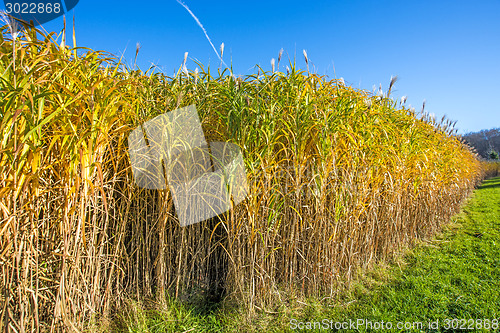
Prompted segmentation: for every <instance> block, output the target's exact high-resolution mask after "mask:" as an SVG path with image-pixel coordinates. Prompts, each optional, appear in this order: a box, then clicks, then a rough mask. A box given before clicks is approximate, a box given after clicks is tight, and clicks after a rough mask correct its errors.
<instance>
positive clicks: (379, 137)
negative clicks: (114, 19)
mask: <svg viewBox="0 0 500 333" xmlns="http://www.w3.org/2000/svg"><path fill="white" fill-rule="evenodd" d="M3 29H4V30H3V33H2V38H1V39H0V73H1V75H2V76H1V80H0V175H1V176H0V194H1V197H0V226H1V227H0V261H1V262H2V266H1V269H2V282H1V283H2V285H1V286H2V295H1V299H0V308H2V309H5V310H3V312H2V316H1V317H0V321H1V322H0V324H1V325H2V326H4V327H7V326H10V327H12V328H14V329H16V330H18V331H19V330H21V331H22V330H23V329H24V330H36V329H37V328H39V327H42V328H63V327H64V328H68V327H69V328H71V329H78V328H81V327H83V326H84V325H83V324H82V323H85V322H92V321H93V320H96V318H100V317H106V316H112V315H113V313H114V311H115V310H116V309H117V308H120V307H121V306H123V302H125V300H126V299H128V298H130V297H132V298H133V299H136V300H137V301H141V300H142V299H145V298H158V299H159V300H160V301H161V300H162V299H165V298H166V297H167V295H172V296H174V297H177V298H178V299H180V300H192V299H197V298H199V297H202V298H207V299H209V300H212V301H214V302H216V301H219V300H220V299H226V300H228V301H237V302H239V304H241V305H243V306H244V307H245V308H247V309H248V310H249V311H250V313H252V311H255V310H256V309H263V310H265V311H268V312H270V313H271V312H275V309H276V308H278V307H279V306H280V305H281V304H282V301H283V299H284V298H285V296H286V295H294V296H296V297H309V296H311V295H319V294H322V295H328V296H329V297H331V296H333V295H335V293H336V292H337V290H338V288H339V286H341V285H342V284H343V283H344V282H345V281H348V280H349V279H350V278H351V277H352V276H353V274H354V272H356V270H357V269H358V268H359V267H363V266H366V265H369V264H371V263H373V262H376V261H378V260H380V259H384V258H388V257H391V256H392V255H393V254H394V253H395V252H397V250H398V249H399V248H402V247H405V246H407V245H408V244H410V243H411V242H412V241H413V240H415V239H417V238H421V237H424V236H426V235H429V234H431V233H432V232H434V231H435V230H437V229H438V228H439V226H440V224H441V223H443V222H444V221H447V220H448V219H449V218H450V217H451V216H452V215H453V214H454V213H455V212H457V210H458V209H459V206H460V203H461V202H462V201H463V199H465V198H466V197H467V196H468V195H469V194H470V192H471V191H472V189H473V188H474V186H475V185H476V184H477V183H478V181H479V180H480V179H481V174H482V169H481V164H480V162H479V161H478V160H477V158H476V156H475V155H474V154H473V153H472V152H471V150H470V149H469V148H468V147H467V146H465V145H464V144H463V143H462V142H461V141H460V138H459V137H457V136H456V135H455V134H454V130H453V127H452V124H451V123H450V122H449V121H446V120H444V119H443V120H442V121H441V122H440V123H437V122H436V121H435V120H434V119H433V118H432V117H429V116H428V115H426V114H425V113H421V114H417V113H415V111H414V110H412V109H409V108H407V107H406V106H405V105H404V104H401V103H399V102H395V101H393V100H392V99H391V98H390V96H388V94H385V95H384V94H381V95H380V96H373V95H372V94H370V93H369V92H366V91H363V90H357V89H354V88H352V87H349V86H346V85H345V84H344V83H343V81H340V80H330V79H328V78H327V77H323V76H319V75H316V74H311V73H309V72H305V71H301V70H299V69H297V68H296V67H294V66H291V70H290V72H289V73H288V74H284V73H280V72H261V73H259V74H257V75H248V76H245V77H241V78H236V77H234V76H233V75H227V74H228V73H227V72H226V71H223V72H219V73H217V75H215V76H214V75H212V74H211V72H210V69H206V70H205V69H204V68H203V67H202V66H201V65H200V66H201V67H202V70H201V71H200V72H199V73H198V72H188V73H185V72H184V71H181V70H180V71H179V73H178V74H177V75H175V76H174V77H168V76H166V75H164V74H161V73H154V72H152V71H149V72H147V73H144V72H142V71H140V70H132V69H130V68H127V67H126V66H123V65H122V64H120V62H119V61H118V60H117V59H116V58H115V57H113V56H111V55H109V54H107V53H104V52H99V51H93V50H88V49H81V48H69V47H67V46H66V45H62V44H60V43H58V42H57V41H56V36H55V35H54V34H49V35H44V34H41V33H40V32H39V31H37V30H35V29H34V28H27V30H26V31H25V32H24V34H23V35H22V36H19V37H18V38H17V39H15V40H12V39H9V38H8V36H7V34H6V27H4V28H3ZM63 38H65V37H64V32H63ZM64 44H65V43H64ZM14 46H15V52H13V51H14ZM290 65H291V64H290ZM393 83H394V82H391V86H392V84H393ZM389 90H390V89H389ZM190 104H196V106H197V109H198V110H199V112H200V117H201V119H202V126H203V129H204V132H205V134H206V137H207V141H228V142H233V143H235V144H238V145H239V146H240V147H241V148H242V151H243V153H244V155H245V163H246V170H247V175H248V181H249V184H250V189H249V195H248V198H247V199H246V201H245V202H244V203H242V204H240V205H239V206H237V207H234V209H232V210H231V211H230V212H228V213H227V214H224V215H221V216H219V217H217V218H214V219H210V220H207V221H204V222H201V223H198V224H195V225H192V226H189V227H186V228H182V227H180V225H179V223H178V220H177V218H176V215H175V209H174V206H173V200H172V197H171V195H170V193H169V191H168V190H161V191H160V190H146V189H141V188H138V187H136V186H135V185H134V182H133V177H132V174H131V168H130V165H129V158H128V154H127V137H128V133H130V131H131V130H133V129H134V128H136V127H137V126H138V125H139V124H141V123H143V122H144V121H147V120H148V119H151V118H153V117H155V116H157V115H158V114H161V113H164V112H166V111H168V110H173V109H176V108H179V107H182V106H186V105H190Z"/></svg>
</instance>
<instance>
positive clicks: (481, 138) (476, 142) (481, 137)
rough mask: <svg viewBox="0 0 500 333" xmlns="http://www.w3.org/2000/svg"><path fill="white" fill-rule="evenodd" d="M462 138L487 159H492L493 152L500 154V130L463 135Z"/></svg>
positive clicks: (494, 129)
mask: <svg viewBox="0 0 500 333" xmlns="http://www.w3.org/2000/svg"><path fill="white" fill-rule="evenodd" d="M462 138H464V140H465V141H466V142H467V143H469V145H471V146H472V147H474V148H475V149H476V151H477V153H478V154H479V155H480V156H481V157H483V158H485V159H489V158H490V153H491V152H492V151H495V152H497V153H500V128H493V129H489V130H482V131H479V132H473V133H467V134H464V135H462Z"/></svg>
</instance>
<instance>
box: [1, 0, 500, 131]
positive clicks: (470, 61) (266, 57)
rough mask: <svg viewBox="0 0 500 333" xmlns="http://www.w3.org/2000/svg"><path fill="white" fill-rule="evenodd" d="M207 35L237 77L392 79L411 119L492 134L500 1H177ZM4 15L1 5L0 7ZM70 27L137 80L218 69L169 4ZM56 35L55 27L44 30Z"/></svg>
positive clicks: (368, 84)
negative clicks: (422, 116)
mask: <svg viewBox="0 0 500 333" xmlns="http://www.w3.org/2000/svg"><path fill="white" fill-rule="evenodd" d="M184 2H185V3H186V4H187V5H188V6H189V8H190V9H191V10H192V11H193V12H194V14H195V15H196V16H197V17H198V18H199V20H200V21H201V23H202V24H203V25H204V27H205V28H206V30H207V32H208V34H209V36H210V38H211V39H212V42H213V44H214V45H215V47H216V48H217V50H219V46H220V44H221V43H222V42H223V43H224V44H225V50H224V61H225V62H226V63H228V64H229V63H232V65H233V68H234V72H235V74H236V75H238V74H241V75H245V74H250V73H253V72H255V68H254V66H255V65H256V64H259V65H260V66H262V67H263V68H265V69H268V70H270V69H271V64H270V61H271V58H277V57H278V53H279V50H280V49H281V48H283V49H284V51H285V52H284V56H283V58H284V59H283V60H282V64H281V66H280V69H281V70H283V69H284V68H283V65H284V63H285V62H288V59H289V58H290V59H291V61H294V58H295V59H296V63H297V65H298V66H299V67H301V68H305V62H304V58H303V56H302V50H303V49H305V50H307V53H308V56H309V59H310V61H311V62H312V64H313V65H314V67H313V66H312V65H310V69H311V70H312V71H315V72H317V73H318V74H325V75H328V76H329V77H330V78H335V77H337V78H340V77H343V78H344V80H345V81H346V82H347V83H348V84H350V85H352V86H354V87H357V88H362V89H367V90H372V89H373V86H374V85H375V86H376V87H378V86H379V84H380V83H382V86H383V89H384V90H386V89H387V85H388V83H389V80H390V78H391V76H392V75H397V76H398V77H399V81H398V82H397V84H396V87H395V91H394V93H393V96H394V97H401V96H403V95H406V96H408V102H407V103H409V104H411V105H412V106H414V107H415V108H416V109H417V110H419V109H420V108H421V105H422V102H423V100H424V99H425V100H426V110H427V111H428V112H432V113H435V114H436V117H439V118H440V117H441V116H442V115H445V114H446V115H447V117H448V118H450V119H452V120H457V121H458V123H457V127H458V129H459V133H464V132H468V131H478V130H481V129H486V128H492V127H500V103H499V102H500V100H499V96H500V20H499V15H500V1H499V0H479V1H460V0H454V1H447V0H438V1H427V0H421V1H396V0H394V1H392V0H387V1H386V0H379V1H361V0H352V1H347V0H346V1H294V0H288V1H251V2H250V1H248V2H247V1H190V0H185V1H184ZM2 6H3V4H2ZM73 13H74V15H75V20H76V36H77V44H78V46H85V47H90V48H92V49H96V50H105V51H109V52H111V53H113V54H116V55H118V56H121V55H122V54H123V55H124V59H125V60H126V61H127V62H128V63H129V64H133V59H134V55H135V47H136V43H138V42H139V43H140V44H141V49H140V52H139V57H138V61H137V64H138V66H139V67H140V68H141V69H143V70H145V69H147V68H148V67H149V66H150V65H151V64H155V65H157V66H158V67H159V69H160V70H162V71H163V72H165V73H166V74H168V75H172V74H173V73H174V71H175V70H177V69H178V68H179V66H180V65H181V63H182V61H183V58H184V53H185V52H186V51H187V52H189V57H188V62H187V67H188V68H189V69H190V70H194V69H195V68H196V67H197V65H196V64H195V62H194V60H198V61H200V62H201V63H203V64H204V65H205V66H206V65H208V64H210V66H211V67H212V69H216V68H217V67H218V66H219V60H218V58H217V56H216V54H215V53H214V51H213V49H212V47H211V46H210V44H209V43H208V41H207V39H206V38H205V35H204V34H203V32H202V30H201V29H200V28H199V27H198V26H197V24H196V22H195V21H194V20H193V18H192V17H191V16H190V15H189V13H188V12H187V11H186V10H185V9H184V8H183V7H182V6H181V5H179V4H178V3H177V2H176V1H175V0H163V1H142V2H141V1H100V2H96V1H86V0H80V2H79V4H78V5H77V6H76V7H75V8H74V10H73V11H72V12H71V13H70V14H69V15H68V16H67V19H68V22H69V23H70V22H71V20H72V16H73ZM44 28H45V29H46V30H49V31H60V30H61V28H62V18H59V19H56V20H55V21H51V22H49V23H46V24H44Z"/></svg>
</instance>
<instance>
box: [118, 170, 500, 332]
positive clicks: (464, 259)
mask: <svg viewBox="0 0 500 333" xmlns="http://www.w3.org/2000/svg"><path fill="white" fill-rule="evenodd" d="M499 291H500V177H497V178H494V179H490V180H486V181H484V183H483V184H482V185H481V186H480V187H479V188H478V189H476V190H475V192H474V194H473V195H472V197H471V198H469V200H468V202H467V204H466V205H465V206H464V208H463V209H462V211H461V213H459V214H457V215H456V216H454V217H453V219H452V221H451V222H450V223H449V224H448V225H446V226H445V227H444V228H443V231H442V232H441V233H439V234H438V235H436V236H435V237H433V238H432V239H428V240H425V241H421V242H420V243H419V244H417V245H416V246H415V247H414V248H413V249H411V250H409V251H407V252H406V253H405V255H404V256H401V257H400V258H397V259H395V260H394V261H393V262H392V263H390V264H379V265H377V266H375V267H373V268H371V269H369V270H366V271H363V272H361V273H360V274H359V276H358V278H357V279H355V280H354V281H353V283H352V285H351V287H350V288H349V289H348V291H347V292H344V293H342V294H341V295H340V296H339V297H338V298H337V299H336V300H335V301H332V302H331V303H330V304H325V302H320V301H318V300H317V299H308V300H306V301H305V302H302V301H301V302H294V301H291V302H290V303H288V302H286V303H288V304H289V305H287V306H286V307H285V306H284V307H283V308H282V309H281V310H280V311H278V312H276V313H270V312H261V313H258V314H256V315H255V316H254V317H253V318H252V319H251V320H248V318H247V319H242V315H235V314H234V312H233V313H228V312H225V311H224V310H222V309H218V310H216V311H207V312H204V311H202V313H200V312H199V311H197V310H199V309H196V308H192V309H189V308H186V307H185V306H183V305H180V304H179V303H177V302H172V303H171V304H169V306H167V307H165V308H164V309H165V310H164V311H161V310H160V309H159V308H157V310H156V311H148V312H146V311H144V310H143V309H139V308H137V307H134V310H133V311H131V312H128V314H126V315H124V316H121V320H120V324H119V326H120V328H121V329H122V330H123V329H125V328H126V330H127V331H129V332H165V331H176V330H180V331H189V332H236V331H241V330H242V329H243V330H244V331H248V332H252V331H254V332H257V331H265V332H284V331H288V332H293V331H307V332H326V331H332V330H331V329H330V328H328V329H325V328H326V326H328V325H326V324H325V321H323V320H327V321H328V322H329V323H330V326H331V325H333V326H331V327H333V328H334V329H333V331H336V330H335V324H334V323H336V322H349V320H351V321H354V322H356V321H357V320H358V319H363V320H365V324H364V326H363V325H360V326H357V329H356V330H353V329H347V330H341V331H342V332H370V331H385V332H387V331H396V332H397V331H404V332H422V331H423V332H437V331H441V332H451V331H464V330H460V328H459V327H460V326H461V325H462V324H463V321H462V323H460V322H458V326H459V327H458V328H456V329H455V330H454V329H453V322H451V321H448V320H451V319H454V318H456V319H465V320H466V321H465V328H470V327H471V325H473V328H474V329H473V330H472V331H489V332H495V331H499V330H500V324H499V326H497V329H495V326H493V327H490V329H489V330H486V329H484V328H483V329H478V328H479V327H480V326H481V325H482V326H483V327H484V326H487V324H486V325H485V324H484V322H486V321H485V319H487V320H488V321H489V323H490V326H491V325H492V324H493V323H495V322H494V321H493V320H494V319H496V320H497V323H500V318H499V317H500V292H499ZM304 304H307V305H304ZM167 308H168V311H167V310H166V309H167ZM203 312H204V313H203ZM368 321H371V322H372V324H374V323H376V322H378V323H381V322H382V321H383V322H384V323H387V322H391V323H392V325H393V329H391V330H387V329H385V330H381V329H379V330H375V329H374V328H373V329H370V326H369V325H368V324H367V322H368ZM436 321H437V323H438V326H437V327H438V329H429V327H428V324H429V323H430V322H432V323H436ZM480 321H483V324H480ZM307 322H310V323H311V325H314V324H313V323H314V322H316V323H321V325H322V327H321V328H318V325H316V326H317V328H316V329H307ZM398 322H401V323H412V326H413V328H412V329H403V330H398V329H397V327H396V325H397V323H398ZM419 322H421V323H424V324H423V325H424V326H422V329H420V328H419V327H418V325H417V323H419ZM367 325H368V329H367ZM407 325H410V324H407ZM456 325H457V323H455V326H456ZM446 326H450V329H446ZM299 327H303V329H299ZM466 331H471V329H466Z"/></svg>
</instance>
